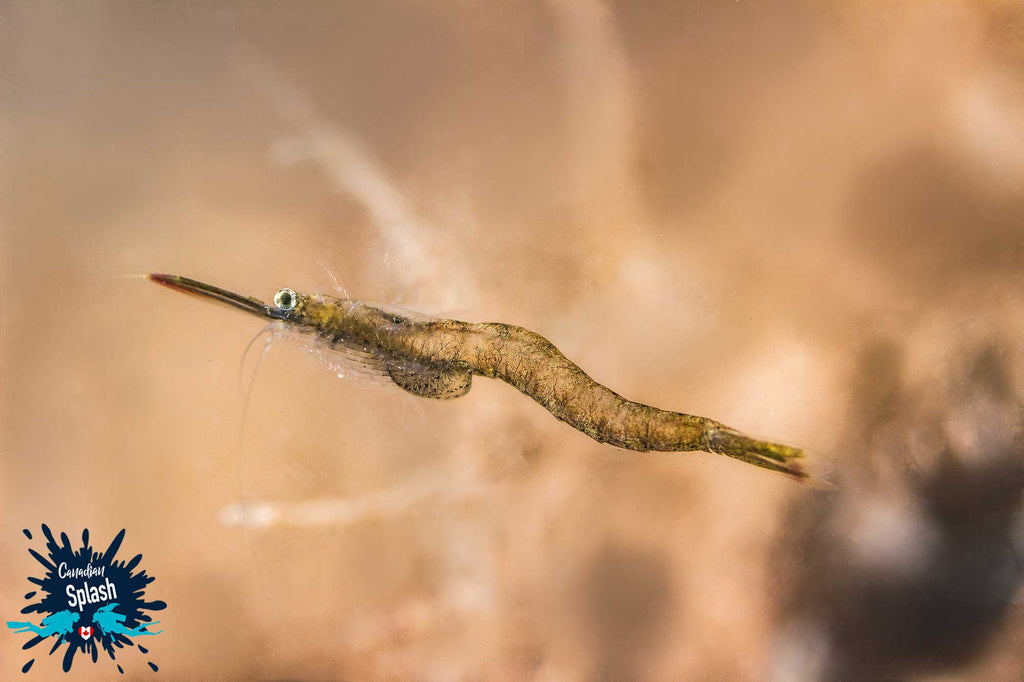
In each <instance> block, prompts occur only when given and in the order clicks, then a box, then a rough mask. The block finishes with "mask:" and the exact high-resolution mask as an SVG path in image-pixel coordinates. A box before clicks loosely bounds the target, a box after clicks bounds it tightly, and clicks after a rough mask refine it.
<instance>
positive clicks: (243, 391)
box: [238, 323, 274, 421]
mask: <svg viewBox="0 0 1024 682" xmlns="http://www.w3.org/2000/svg"><path fill="white" fill-rule="evenodd" d="M273 331H274V323H270V324H268V325H267V326H266V327H264V328H263V329H261V330H259V331H258V332H256V336H254V337H252V339H251V340H250V341H249V343H248V345H246V347H245V350H244V351H243V352H242V358H241V359H240V360H239V361H238V394H239V395H241V396H243V397H244V398H245V404H244V405H243V409H242V420H243V421H244V420H245V413H246V411H247V409H248V405H249V394H250V393H251V392H252V386H253V384H255V383H256V372H257V371H258V370H259V368H260V360H261V359H262V358H263V356H264V355H265V354H266V352H267V348H264V349H263V351H262V352H261V353H260V357H259V359H257V360H256V366H255V367H254V368H253V370H252V379H250V380H249V386H248V388H246V386H245V383H244V374H245V359H246V358H247V357H249V351H250V350H252V347H253V345H254V344H255V343H256V341H257V340H258V339H259V338H260V337H261V336H263V335H264V334H266V333H267V332H273ZM273 338H274V337H273V334H271V336H270V338H269V339H267V347H268V348H269V346H270V342H271V341H272V340H273Z"/></svg>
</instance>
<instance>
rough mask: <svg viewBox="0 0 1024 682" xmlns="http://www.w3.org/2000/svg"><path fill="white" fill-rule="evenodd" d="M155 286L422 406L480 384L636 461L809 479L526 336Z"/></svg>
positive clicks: (492, 327) (500, 328)
mask: <svg viewBox="0 0 1024 682" xmlns="http://www.w3.org/2000/svg"><path fill="white" fill-rule="evenodd" d="M149 278H150V279H151V280H152V281H154V282H157V283H158V284H162V285H164V286H167V287H170V288H171V289H175V290H178V291H182V292H185V293H190V294H194V295H197V296H200V297H203V298H207V299H211V300H216V301H220V302H221V303H225V304H227V305H230V306H233V307H235V308H239V309H241V310H244V311H246V312H248V313H250V314H253V315H256V316H257V317H260V318H264V319H270V320H277V321H280V322H281V323H282V324H284V325H285V326H286V327H287V328H288V329H289V330H291V331H294V332H298V333H301V334H306V335H311V336H313V337H316V338H317V339H318V340H319V341H321V342H322V343H324V344H326V345H327V346H328V347H329V348H331V349H333V350H336V351H341V352H345V353H348V354H350V355H355V356H356V358H357V359H359V360H360V362H362V363H363V364H364V365H367V366H370V367H373V368H375V369H376V370H378V371H380V372H381V373H382V374H384V375H385V376H387V377H388V378H390V380H391V381H392V382H394V383H395V384H397V385H398V386H400V387H401V388H403V389H404V390H406V391H408V392H409V393H412V394H414V395H417V396H420V397H423V398H433V399H439V400H449V399H453V398H459V397H461V396H464V395H466V393H468V392H469V389H470V387H471V386H472V381H473V377H474V376H481V377H487V378H490V379H500V380H502V381H504V382H505V383H507V384H509V385H511V386H513V387H515V388H516V389H518V390H519V391H521V392H522V393H524V394H526V395H527V396H529V397H530V398H532V399H533V400H535V401H537V402H538V403H540V404H541V405H542V406H543V407H544V408H545V409H547V410H548V412H550V413H551V414H552V415H554V416H555V418H556V419H558V420H560V421H562V422H565V423H566V424H568V425H569V426H571V427H573V428H574V429H576V430H577V431H580V432H581V433H583V434H586V435H587V436H590V437H591V438H593V439H594V440H596V441H598V442H600V443H607V444H609V445H614V446H616V447H619V448H624V449H627V450H634V451H637V452H647V451H660V452H684V451H685V452H695V451H702V452H709V453H714V454H720V455H726V456H728V457H732V458H734V459H737V460H740V461H741V462H746V463H748V464H753V465H754V466H758V467H761V468H764V469H769V470H772V471H777V472H781V473H784V474H787V475H789V476H791V477H793V478H796V479H805V478H807V477H808V474H807V472H806V471H805V470H804V468H803V467H802V466H801V463H800V462H799V460H800V459H801V458H802V457H803V455H804V453H803V451H802V450H800V449H799V448H795V447H791V446H788V445H782V444H779V443H773V442H769V441H764V440H759V439H756V438H753V437H750V436H747V435H745V434H743V433H741V432H740V431H737V430H736V429H733V428H730V427H728V426H726V425H724V424H722V423H720V422H717V421H715V420H713V419H709V418H707V417H698V416H694V415H689V414H683V413H681V412H672V411H669V410H662V409H658V408H656V407H652V406H650V405H644V404H642V403H637V402H634V401H632V400H627V399H626V398H623V397H622V396H620V395H619V394H618V393H615V392H614V391H612V390H611V389H609V388H608V387H606V386H604V385H602V384H599V383H598V382H596V381H594V380H593V379H592V378H591V377H590V376H589V375H588V374H587V373H586V372H584V371H583V370H582V369H580V367H579V366H577V365H576V364H575V363H573V362H572V361H571V360H569V359H568V358H567V357H565V355H563V354H562V352H561V351H559V350H558V348H556V347H555V346H554V344H552V343H551V342H550V341H548V340H547V339H545V338H544V337H543V336H541V335H540V334H537V333H535V332H532V331H530V330H528V329H524V328H522V327H517V326H514V325H509V324H502V323H497V322H485V323H471V322H462V321H459V320H447V319H441V318H435V317H430V316H427V315H421V314H419V313H411V312H407V311H396V310H391V309H389V308H387V307H385V306H380V305H374V304H370V303H366V302H363V301H359V300H353V299H351V298H336V297H331V296H321V295H310V294H301V293H298V292H296V291H294V290H292V289H288V288H284V289H281V290H279V291H278V292H277V293H276V294H275V295H274V300H273V304H272V305H270V304H267V303H264V302H263V301H261V300H259V299H257V298H251V297H246V296H242V295H240V294H236V293H234V292H231V291H227V290H225V289H221V288H219V287H215V286H212V285H210V284H205V283H203V282H198V281H196V280H193V279H189V278H187V277H180V276H177V275H164V274H151V275H149Z"/></svg>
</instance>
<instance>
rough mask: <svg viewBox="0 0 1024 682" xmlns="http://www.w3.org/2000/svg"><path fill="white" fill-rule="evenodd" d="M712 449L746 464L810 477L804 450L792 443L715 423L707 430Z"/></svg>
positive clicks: (791, 474)
mask: <svg viewBox="0 0 1024 682" xmlns="http://www.w3.org/2000/svg"><path fill="white" fill-rule="evenodd" d="M708 446H709V449H710V450H711V452H714V453H717V454H720V455H726V456H728V457H732V458H734V459H738V460H740V461H741V462H746V463H747V464H753V465H754V466H757V467H761V468H762V469H769V470H771V471H778V472H780V473H783V474H786V475H787V476H790V477H792V478H795V479H797V480H800V481H807V480H810V479H811V478H812V477H811V474H810V473H809V472H808V469H807V466H806V462H805V460H804V451H803V450H801V449H800V448H795V447H792V446H790V445H783V444H781V443H773V442H771V441H767V440H760V439H758V438H752V437H751V436H748V435H746V434H743V433H740V432H739V431H736V430H735V429H730V428H728V427H724V426H722V427H715V428H713V429H711V430H710V432H709V433H708Z"/></svg>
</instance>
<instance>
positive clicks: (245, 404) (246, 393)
mask: <svg viewBox="0 0 1024 682" xmlns="http://www.w3.org/2000/svg"><path fill="white" fill-rule="evenodd" d="M274 329H275V325H274V323H271V324H268V325H267V326H265V327H264V328H263V329H261V330H259V332H257V333H256V336H254V337H252V340H251V341H249V345H247V346H246V347H245V351H244V352H243V353H242V359H241V361H240V362H239V365H238V388H239V390H241V391H242V416H241V419H240V420H239V423H238V455H237V457H236V459H235V485H236V486H237V490H238V507H239V509H241V510H243V513H247V510H248V505H247V504H246V501H245V493H244V491H243V489H242V460H243V456H242V453H243V451H244V449H245V423H246V421H247V419H248V416H249V403H250V398H251V397H252V389H253V387H254V386H255V385H256V376H257V374H259V371H260V363H261V362H263V358H264V356H265V355H266V354H267V351H269V350H270V345H271V343H273V341H274V334H273V331H274ZM268 332H270V335H269V336H268V337H267V339H266V341H265V342H264V343H263V349H262V350H261V351H260V354H259V355H258V356H256V364H255V366H254V367H253V370H252V379H251V380H250V381H249V385H248V387H244V388H243V385H242V370H243V368H244V366H245V358H246V356H248V355H249V351H250V350H251V349H252V347H253V345H254V344H255V343H256V341H257V339H259V338H260V337H261V336H263V335H264V334H266V333H268ZM248 511H251V510H248ZM242 535H243V536H244V537H245V546H246V547H247V548H248V550H249V559H250V561H252V566H253V570H254V572H255V574H256V582H257V583H258V584H259V588H260V592H262V593H263V600H264V601H265V602H269V601H270V594H269V593H268V592H267V586H266V584H265V582H264V581H263V574H262V573H261V572H260V566H259V563H258V562H257V561H256V550H255V549H253V546H252V537H251V536H250V535H249V531H248V529H247V528H244V527H243V528H242Z"/></svg>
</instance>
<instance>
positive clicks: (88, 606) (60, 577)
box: [7, 525, 167, 673]
mask: <svg viewBox="0 0 1024 682" xmlns="http://www.w3.org/2000/svg"><path fill="white" fill-rule="evenodd" d="M42 529H43V536H44V537H45V538H46V551H47V555H46V556H45V557H44V556H43V555H42V554H40V553H39V552H36V551H35V550H33V549H29V550H28V551H29V554H31V555H32V556H33V557H34V558H35V560H36V561H38V562H39V563H40V564H41V565H42V566H43V568H44V569H46V573H45V575H44V576H43V577H42V578H34V577H31V576H30V577H29V579H28V580H29V582H31V583H33V584H35V585H38V586H39V590H33V591H31V592H29V593H27V594H26V595H25V599H31V598H32V597H35V596H36V595H37V594H38V598H37V600H36V601H34V602H32V603H30V604H29V605H28V606H26V607H25V608H23V609H22V610H21V613H23V614H32V613H37V614H41V615H42V616H43V618H42V620H41V621H40V624H39V625H36V624H35V623H34V622H33V621H32V620H27V621H8V622H7V627H8V628H10V629H11V630H13V631H14V632H17V633H23V632H31V633H32V634H33V635H34V636H33V637H32V638H31V639H29V640H28V641H27V642H25V644H24V645H23V646H22V649H26V650H27V649H31V648H32V647H34V646H36V645H38V644H41V643H42V642H44V641H46V640H48V639H50V638H51V637H52V638H54V642H53V647H52V648H51V649H50V655H51V656H52V655H53V653H54V652H56V651H57V650H58V649H60V648H61V647H62V646H63V647H66V648H65V650H64V655H63V663H62V667H63V669H64V672H68V671H69V670H71V664H72V663H73V662H74V659H75V655H76V654H78V653H81V654H82V655H87V656H89V657H91V658H92V660H93V662H94V663H95V662H96V660H97V658H98V657H99V651H100V649H103V650H104V651H106V652H107V655H108V656H110V659H111V660H112V661H113V660H115V655H116V653H117V652H118V650H121V649H124V648H125V647H126V646H130V647H134V646H135V643H134V642H133V641H132V638H133V637H142V636H145V635H158V634H160V633H161V632H163V630H156V631H154V630H150V628H151V627H152V626H154V625H156V624H157V623H159V622H160V621H153V620H152V617H151V616H150V615H149V614H148V613H146V612H147V611H159V610H161V609H165V608H167V604H166V603H164V602H162V601H145V599H144V596H145V589H146V586H147V585H149V584H150V583H152V582H153V580H154V578H153V577H152V576H150V575H147V574H146V572H145V571H144V570H139V571H137V568H138V565H139V562H140V561H142V555H141V554H137V555H135V556H134V557H132V559H131V560H129V561H117V560H116V559H115V557H116V555H117V551H118V550H119V549H120V548H121V542H122V541H123V540H124V534H125V531H124V529H122V530H121V532H120V533H118V534H117V536H116V537H115V538H114V539H113V541H111V543H110V545H109V546H108V547H107V549H106V551H105V552H103V553H102V554H100V553H99V552H94V551H93V548H92V546H91V545H90V544H89V531H88V530H83V531H82V546H81V548H79V549H77V550H75V549H73V548H72V546H71V541H70V540H69V539H68V536H67V535H66V534H64V533H61V534H60V543H59V544H58V542H57V541H56V540H55V539H54V536H53V533H52V532H51V531H50V529H49V528H48V527H47V526H46V525H43V526H42ZM22 532H23V533H24V534H25V537H27V538H28V539H29V540H31V539H32V534H31V533H30V532H29V531H28V529H25V530H23V531H22ZM138 648H139V650H140V651H141V652H142V653H143V654H145V653H148V650H147V649H145V648H143V647H141V646H140V647H138ZM34 662H35V659H34V658H33V659H31V660H29V661H28V663H26V664H25V665H24V667H23V668H22V672H23V673H27V672H28V671H29V669H30V668H31V667H32V664H33V663H34ZM147 663H149V667H150V668H152V669H153V670H157V666H156V665H155V664H154V663H151V662H149V661H147ZM117 669H118V672H123V670H122V668H121V666H120V665H118V666H117Z"/></svg>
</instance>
